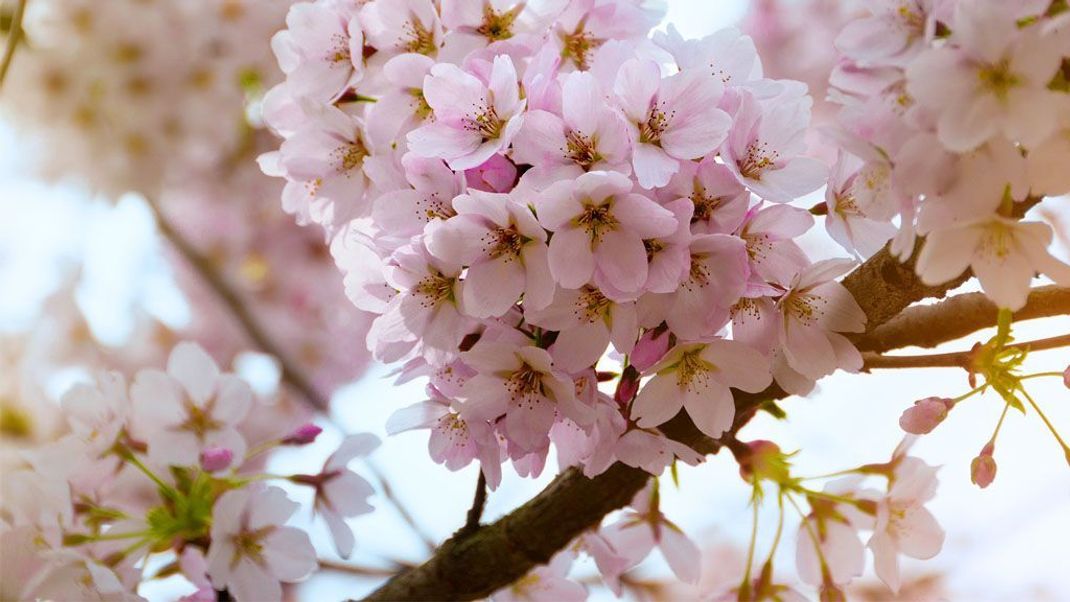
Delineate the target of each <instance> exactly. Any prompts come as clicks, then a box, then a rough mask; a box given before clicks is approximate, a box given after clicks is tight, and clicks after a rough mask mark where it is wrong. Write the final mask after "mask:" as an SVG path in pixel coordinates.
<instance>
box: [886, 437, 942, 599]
mask: <svg viewBox="0 0 1070 602" xmlns="http://www.w3.org/2000/svg"><path fill="white" fill-rule="evenodd" d="M936 470H937V469H935V468H933V467H931V466H929V465H927V464H925V463H924V462H922V461H921V460H919V459H917V458H911V457H906V458H903V459H902V460H901V461H900V462H899V465H898V466H897V467H896V469H895V474H894V476H893V478H892V483H891V488H890V489H889V490H888V493H887V495H886V496H884V497H883V498H882V499H881V500H879V501H878V502H877V523H876V526H875V527H874V532H873V536H872V537H870V539H869V543H868V544H867V545H868V546H869V549H870V550H872V551H873V561H874V567H875V569H876V571H877V576H878V577H880V578H881V581H884V583H885V584H886V585H887V586H888V587H890V588H891V589H892V591H898V589H899V555H900V554H903V555H906V556H910V557H911V558H921V559H926V558H932V557H933V556H935V555H936V554H937V553H938V552H939V551H940V548H941V547H942V546H943V544H944V531H943V529H941V528H940V526H939V525H938V524H937V523H936V519H935V518H934V517H933V515H932V513H930V512H929V510H927V509H926V508H925V507H924V504H925V502H927V501H929V500H930V499H932V497H933V496H934V495H935V493H936Z"/></svg>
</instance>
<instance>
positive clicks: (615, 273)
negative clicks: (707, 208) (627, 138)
mask: <svg viewBox="0 0 1070 602" xmlns="http://www.w3.org/2000/svg"><path fill="white" fill-rule="evenodd" d="M631 190H632V182H631V180H629V179H628V178H627V177H625V176H623V175H621V174H619V173H614V172H592V173H587V174H584V175H582V176H580V177H578V178H576V180H575V181H571V180H565V181H561V182H558V183H556V184H554V185H552V186H550V187H549V188H547V189H546V190H543V191H542V192H540V193H539V194H538V196H537V197H536V198H535V202H534V205H535V210H536V212H537V214H538V216H539V222H540V223H542V225H543V226H544V227H546V228H547V229H548V230H551V231H552V232H553V233H554V236H553V237H552V238H551V239H550V247H549V261H550V273H551V275H552V276H553V278H554V280H555V281H556V282H557V283H558V284H560V285H561V286H563V287H565V288H572V289H574V288H579V287H581V286H583V285H584V284H587V283H588V282H589V281H590V280H591V278H592V277H595V278H596V279H597V280H598V281H600V282H602V281H604V282H606V283H607V284H609V285H610V286H612V287H613V288H614V289H616V290H618V291H621V292H622V293H624V294H628V293H633V294H634V293H636V292H638V290H639V289H640V287H642V285H643V284H644V283H645V282H646V279H647V258H646V248H645V247H644V245H643V240H644V239H648V238H656V237H663V236H668V235H670V234H672V233H673V231H675V230H676V226H677V222H676V218H675V217H674V216H673V214H672V213H671V212H670V211H669V210H667V209H665V208H663V207H661V206H660V205H658V204H657V203H655V202H654V201H652V200H650V199H649V198H647V197H645V196H643V195H641V194H636V193H633V192H631Z"/></svg>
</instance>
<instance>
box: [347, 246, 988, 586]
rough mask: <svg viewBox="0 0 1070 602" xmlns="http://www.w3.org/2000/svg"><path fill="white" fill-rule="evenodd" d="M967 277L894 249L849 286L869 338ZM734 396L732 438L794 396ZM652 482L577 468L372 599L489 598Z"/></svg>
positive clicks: (694, 432)
mask: <svg viewBox="0 0 1070 602" xmlns="http://www.w3.org/2000/svg"><path fill="white" fill-rule="evenodd" d="M920 244H921V242H920V241H919V243H918V246H917V247H916V248H915V256H916V255H917V250H918V248H920ZM966 278H967V274H963V275H961V276H959V277H958V278H955V279H953V280H952V281H950V282H947V283H945V284H942V285H939V286H927V285H925V284H923V283H922V282H921V281H920V280H919V279H918V278H917V276H916V275H915V274H914V262H913V259H912V260H911V261H909V262H907V263H905V264H903V263H900V262H899V261H898V260H896V259H895V258H894V257H892V256H891V255H890V254H889V253H888V250H887V248H886V249H884V250H882V251H880V252H879V253H877V254H876V255H874V256H873V257H872V258H870V259H869V260H868V261H866V262H865V263H863V264H862V265H861V266H860V267H859V268H858V269H856V270H855V271H854V272H852V273H851V274H850V275H848V276H847V278H845V279H844V281H843V284H844V286H846V287H847V290H848V291H849V292H850V293H851V294H852V295H853V296H854V298H855V299H856V300H857V301H858V303H859V305H860V306H861V307H862V310H863V311H864V312H865V313H866V316H867V318H868V324H867V329H866V332H867V333H869V332H873V331H874V330H875V329H876V328H878V327H879V326H881V325H882V324H884V323H886V322H887V321H888V320H890V319H892V318H893V317H894V316H896V315H898V314H899V313H900V312H902V311H903V310H904V309H905V308H906V307H908V306H909V305H910V304H912V303H915V302H917V301H920V300H922V299H925V298H929V297H943V296H944V295H946V294H947V291H949V290H951V289H952V288H955V287H957V286H959V285H960V284H962V282H964V281H965V280H966ZM862 336H863V337H864V335H862ZM856 338H862V337H856ZM733 393H734V395H735V402H736V422H735V424H734V425H733V428H732V430H731V431H730V432H729V433H727V434H726V437H728V436H734V433H735V432H736V431H737V430H738V429H739V428H740V427H742V426H743V425H744V424H746V423H747V422H748V421H749V420H750V418H751V417H753V415H754V413H755V412H756V411H757V409H758V408H759V407H760V406H761V405H762V404H763V403H765V402H767V401H769V400H772V399H780V398H783V397H786V394H785V393H784V391H782V390H781V389H780V388H779V387H777V386H776V385H774V386H772V387H769V388H768V389H767V390H765V391H763V392H762V393H759V394H746V393H743V392H740V391H734V392H733ZM661 430H662V431H663V432H665V434H666V435H668V436H669V437H671V438H673V439H675V440H677V441H679V442H681V443H684V444H685V445H690V446H691V447H693V448H694V449H696V450H698V451H700V452H703V453H716V452H717V450H718V449H719V448H720V443H719V442H718V441H715V440H713V439H711V438H709V437H706V436H705V435H703V434H702V433H701V432H699V431H698V429H697V428H695V426H694V424H693V423H691V421H690V420H688V419H687V418H686V415H684V414H683V413H681V414H680V415H677V416H676V418H674V419H673V420H671V421H670V422H668V423H667V424H665V425H662V429H661ZM649 478H650V475H649V474H648V473H646V472H644V471H643V470H640V469H638V468H632V467H630V466H625V465H623V464H620V463H617V464H614V465H613V466H611V467H610V468H609V470H607V471H606V472H604V473H602V474H601V475H598V476H597V477H595V478H593V479H588V478H586V477H584V476H583V474H582V473H580V472H579V471H578V470H576V469H574V468H573V469H569V470H567V471H565V472H564V473H562V474H561V475H560V476H558V477H557V478H556V479H554V481H553V482H552V483H550V485H549V486H548V487H547V488H546V489H544V490H543V491H542V492H540V493H539V494H538V495H536V496H535V497H534V498H532V499H531V500H530V501H529V502H527V503H526V504H524V505H523V506H521V507H519V508H517V509H516V510H514V511H513V512H511V513H510V514H508V515H506V516H505V517H503V518H501V519H499V520H498V521H496V522H494V523H492V524H489V525H485V526H483V527H480V528H479V529H478V530H476V531H475V532H473V533H471V534H465V536H464V537H453V538H451V539H449V540H447V541H446V543H444V544H443V545H442V546H441V547H440V548H439V549H438V551H437V552H436V553H435V555H434V556H432V557H431V559H430V560H428V561H427V562H426V563H424V564H423V565H421V566H419V567H417V568H415V569H412V570H410V571H406V572H404V573H401V574H399V575H397V576H395V577H394V578H393V579H391V580H390V581H388V582H387V583H386V584H384V585H383V586H382V587H380V588H379V589H378V590H376V591H375V592H373V593H372V594H371V595H369V596H368V597H367V598H366V600H472V599H476V598H480V597H483V596H487V595H489V594H491V593H492V592H494V591H495V590H497V589H499V588H501V587H503V586H505V585H508V584H509V583H512V582H513V581H516V580H517V579H519V578H520V577H523V576H524V575H525V574H527V573H528V571H530V570H531V569H532V568H533V567H535V566H536V565H538V564H545V563H546V562H547V561H549V559H550V558H551V557H552V556H553V555H554V554H556V553H557V552H558V551H559V550H561V549H562V548H563V547H565V546H566V545H568V543H569V542H571V541H572V540H573V539H574V538H575V537H576V536H578V535H579V534H581V533H582V532H583V531H585V530H587V529H590V528H593V527H595V526H596V525H598V524H599V523H600V522H601V520H602V517H603V516H605V515H606V514H608V513H609V512H611V511H613V510H616V509H617V508H620V507H621V506H623V505H624V504H626V503H628V501H629V500H631V498H632V497H633V496H634V495H635V493H636V492H638V491H639V489H641V488H642V487H643V485H645V484H646V482H647V480H648V479H649Z"/></svg>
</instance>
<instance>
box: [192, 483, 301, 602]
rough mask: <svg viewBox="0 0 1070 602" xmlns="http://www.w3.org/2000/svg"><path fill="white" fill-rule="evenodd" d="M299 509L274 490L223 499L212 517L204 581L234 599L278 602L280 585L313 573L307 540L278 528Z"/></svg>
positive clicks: (246, 491)
mask: <svg viewBox="0 0 1070 602" xmlns="http://www.w3.org/2000/svg"><path fill="white" fill-rule="evenodd" d="M297 507H298V504H297V503H296V502H293V501H291V500H290V499H289V498H287V497H286V493H285V492H283V490H282V489H279V488H278V487H265V488H252V489H241V490H237V491H231V492H228V493H225V494H223V496H222V497H221V498H220V499H219V501H218V502H217V504H216V507H215V510H214V512H213V513H212V546H211V547H210V548H209V549H208V554H207V557H206V559H207V562H208V576H209V578H210V579H211V580H212V585H214V586H215V587H216V588H217V589H224V588H225V589H227V590H228V591H229V592H230V593H231V594H232V595H233V596H234V597H235V599H237V600H249V601H250V602H252V601H253V600H281V599H282V586H281V585H279V582H280V581H285V582H294V581H300V580H302V579H304V578H305V577H308V575H309V574H311V573H312V571H314V570H315V569H316V551H315V549H313V547H312V542H310V541H309V539H308V535H307V534H305V533H304V532H303V531H300V530H298V529H296V528H294V527H287V526H282V523H284V522H285V521H286V520H287V519H288V518H289V517H290V516H291V515H292V514H293V513H294V511H296V510H297Z"/></svg>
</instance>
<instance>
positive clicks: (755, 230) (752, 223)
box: [739, 205, 814, 284]
mask: <svg viewBox="0 0 1070 602" xmlns="http://www.w3.org/2000/svg"><path fill="white" fill-rule="evenodd" d="M813 224H814V218H813V217H811V215H810V214H809V212H807V211H806V210H804V209H799V208H798V207H791V206H789V205H771V206H769V207H764V208H762V207H760V206H758V207H754V208H752V209H751V210H750V211H749V212H748V213H747V216H746V217H745V218H744V221H743V227H742V228H741V229H740V231H739V236H740V238H742V239H743V240H744V242H746V243H747V257H748V259H749V260H750V266H751V278H752V279H756V278H760V279H761V280H762V281H764V282H773V283H778V284H788V283H790V282H791V279H792V277H794V276H795V274H797V273H799V271H800V270H802V269H803V268H805V267H806V266H808V265H809V264H810V261H809V259H808V258H807V257H806V254H805V253H804V252H803V250H802V249H801V248H800V247H799V245H798V244H796V243H795V240H794V239H795V238H796V237H798V236H801V235H802V234H804V233H805V232H806V231H807V230H809V229H810V227H811V226H813Z"/></svg>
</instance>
